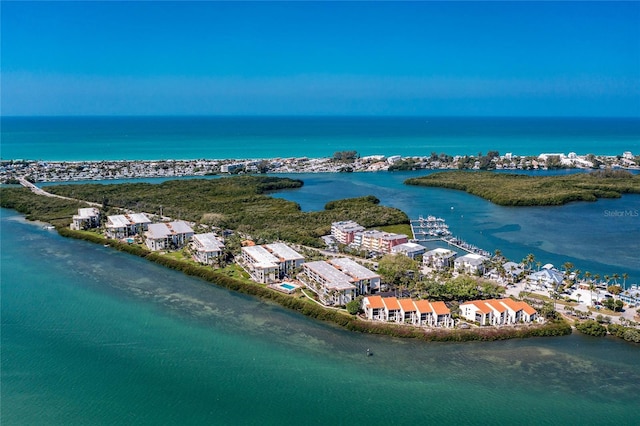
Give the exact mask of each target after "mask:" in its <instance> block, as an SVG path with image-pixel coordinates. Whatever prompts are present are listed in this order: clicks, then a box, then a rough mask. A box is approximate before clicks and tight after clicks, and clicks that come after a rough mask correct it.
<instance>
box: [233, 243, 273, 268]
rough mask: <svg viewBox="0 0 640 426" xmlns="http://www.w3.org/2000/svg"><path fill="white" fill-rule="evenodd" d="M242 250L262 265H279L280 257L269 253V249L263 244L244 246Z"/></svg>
mask: <svg viewBox="0 0 640 426" xmlns="http://www.w3.org/2000/svg"><path fill="white" fill-rule="evenodd" d="M242 251H243V252H245V253H247V254H248V255H249V256H250V257H251V258H252V259H253V260H255V261H256V262H255V263H256V264H258V265H260V266H262V267H268V266H270V265H272V266H277V265H278V262H279V259H278V258H277V257H275V256H274V255H272V254H271V253H269V251H268V250H267V249H265V248H264V247H262V246H247V247H242Z"/></svg>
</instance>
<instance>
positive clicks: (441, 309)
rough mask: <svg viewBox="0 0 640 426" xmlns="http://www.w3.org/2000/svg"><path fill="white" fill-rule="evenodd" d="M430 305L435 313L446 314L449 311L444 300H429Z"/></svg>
mask: <svg viewBox="0 0 640 426" xmlns="http://www.w3.org/2000/svg"><path fill="white" fill-rule="evenodd" d="M431 306H433V311H434V312H435V313H436V315H447V314H450V313H451V311H450V310H449V308H447V305H445V304H444V302H431Z"/></svg>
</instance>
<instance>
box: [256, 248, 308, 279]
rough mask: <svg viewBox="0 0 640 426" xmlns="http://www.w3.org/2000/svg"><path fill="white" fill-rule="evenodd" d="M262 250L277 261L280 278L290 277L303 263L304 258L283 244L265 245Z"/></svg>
mask: <svg viewBox="0 0 640 426" xmlns="http://www.w3.org/2000/svg"><path fill="white" fill-rule="evenodd" d="M264 248H266V249H267V250H268V251H269V252H270V253H271V254H272V255H274V256H275V257H276V258H277V259H278V266H279V267H280V275H281V276H284V275H291V273H292V272H293V271H294V270H295V269H297V268H299V267H300V266H302V264H303V263H304V256H302V255H301V254H300V253H298V252H297V251H295V250H294V249H292V248H291V247H289V246H288V245H286V244H284V243H273V244H267V245H265V246H264Z"/></svg>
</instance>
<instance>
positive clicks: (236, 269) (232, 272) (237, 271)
mask: <svg viewBox="0 0 640 426" xmlns="http://www.w3.org/2000/svg"><path fill="white" fill-rule="evenodd" d="M219 271H220V272H221V273H223V274H226V275H228V276H229V277H231V278H235V279H238V280H241V281H244V282H247V283H252V284H259V283H256V282H255V281H253V280H251V277H250V276H249V274H247V273H246V272H245V271H244V269H242V268H241V267H240V266H239V265H237V264H235V263H232V264H230V265H227V266H225V267H224V268H222V269H220V270H219Z"/></svg>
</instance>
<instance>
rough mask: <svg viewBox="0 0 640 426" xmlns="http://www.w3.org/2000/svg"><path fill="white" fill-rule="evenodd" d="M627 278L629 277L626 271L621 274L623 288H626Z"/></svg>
mask: <svg viewBox="0 0 640 426" xmlns="http://www.w3.org/2000/svg"><path fill="white" fill-rule="evenodd" d="M627 278H629V274H627V273H626V272H625V273H624V274H622V279H623V280H624V281H622V287H624V288H625V289H626V288H627Z"/></svg>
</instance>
